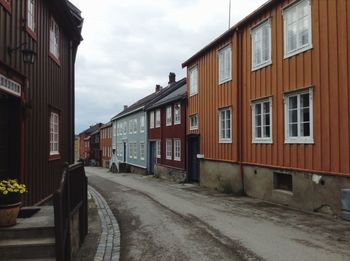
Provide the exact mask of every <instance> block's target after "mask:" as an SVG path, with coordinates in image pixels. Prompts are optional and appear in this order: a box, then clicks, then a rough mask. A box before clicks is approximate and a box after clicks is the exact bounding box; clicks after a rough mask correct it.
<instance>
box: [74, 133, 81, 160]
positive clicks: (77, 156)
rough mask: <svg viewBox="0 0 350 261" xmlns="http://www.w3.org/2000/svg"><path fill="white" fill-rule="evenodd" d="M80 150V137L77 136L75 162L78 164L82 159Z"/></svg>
mask: <svg viewBox="0 0 350 261" xmlns="http://www.w3.org/2000/svg"><path fill="white" fill-rule="evenodd" d="M79 149H80V137H79V135H75V140H74V161H75V162H77V161H78V160H79V159H80V157H79V156H80V154H79Z"/></svg>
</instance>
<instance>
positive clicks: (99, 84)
mask: <svg viewBox="0 0 350 261" xmlns="http://www.w3.org/2000/svg"><path fill="white" fill-rule="evenodd" d="M71 2H72V3H73V4H75V5H76V6H77V7H78V8H79V9H80V10H81V11H82V16H83V17H84V19H85V20H84V27H83V37H84V41H83V42H82V43H81V45H80V47H79V50H78V57H77V62H76V133H79V132H81V131H83V130H84V129H86V128H88V127H89V126H90V125H93V124H95V123H98V122H102V123H106V122H108V121H109V120H110V119H111V117H112V116H114V115H115V114H117V113H119V112H120V111H121V110H122V108H123V105H124V104H128V105H130V104H132V103H134V102H135V101H137V100H139V99H141V98H142V97H144V96H146V95H148V94H150V93H152V92H153V91H154V89H155V85H156V84H160V85H162V86H165V85H166V84H167V82H168V74H169V72H175V73H176V76H177V79H181V78H183V77H185V70H183V69H182V68H181V64H182V63H183V62H184V61H185V60H187V59H188V58H189V57H191V56H192V55H193V54H195V53H196V52H197V51H199V50H200V49H201V48H203V47H204V46H205V45H207V44H208V43H209V42H211V41H212V40H213V39H215V38H216V37H218V36H219V35H220V34H222V33H223V32H224V31H226V30H227V29H228V6H229V4H228V3H229V0H215V1H214V0H130V1H126V0H125V1H121V0H103V1H98V2H96V1H95V0H71ZM264 2H266V0H244V1H242V0H232V11H231V25H232V24H234V23H236V22H238V21H239V20H240V19H242V18H244V17H245V16H246V15H248V14H249V13H250V12H252V11H254V10H255V9H256V8H258V7H259V6H260V5H262V4H263V3H264ZM96 3H98V4H96Z"/></svg>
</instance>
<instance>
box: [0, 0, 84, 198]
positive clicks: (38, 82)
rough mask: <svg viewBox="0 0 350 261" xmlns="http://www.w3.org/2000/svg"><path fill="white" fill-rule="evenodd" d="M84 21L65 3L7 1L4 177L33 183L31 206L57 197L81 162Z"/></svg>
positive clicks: (2, 50) (2, 56)
mask: <svg viewBox="0 0 350 261" xmlns="http://www.w3.org/2000/svg"><path fill="white" fill-rule="evenodd" d="M82 22H83V19H82V18H81V16H80V11H79V10H78V9H77V8H76V7H74V6H73V5H72V4H70V3H69V2H68V1H65V0H57V1H43V0H37V1H30V0H21V1H14V0H1V1H0V137H1V139H0V178H6V177H12V178H17V179H19V180H20V181H21V182H24V183H26V185H27V186H28V190H29V192H28V193H27V194H26V197H25V199H24V201H25V204H35V203H40V202H43V201H44V200H46V199H48V198H50V197H51V195H52V194H53V192H54V191H55V190H56V189H57V188H58V185H59V181H60V179H61V175H62V169H63V168H62V167H63V164H64V162H69V163H73V162H74V64H75V58H76V53H77V49H78V46H79V44H80V41H81V40H82V37H81V28H82Z"/></svg>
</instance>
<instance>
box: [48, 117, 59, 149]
mask: <svg viewBox="0 0 350 261" xmlns="http://www.w3.org/2000/svg"><path fill="white" fill-rule="evenodd" d="M59 154H60V151H59V115H58V113H56V112H51V114H50V156H53V155H59Z"/></svg>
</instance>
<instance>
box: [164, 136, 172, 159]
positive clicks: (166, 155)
mask: <svg viewBox="0 0 350 261" xmlns="http://www.w3.org/2000/svg"><path fill="white" fill-rule="evenodd" d="M169 142H170V148H169V146H168V143H169ZM172 146H173V141H172V140H171V139H166V140H165V158H166V159H167V160H172V158H173V155H172V153H173V148H172ZM168 151H169V152H170V154H171V155H170V156H168Z"/></svg>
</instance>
